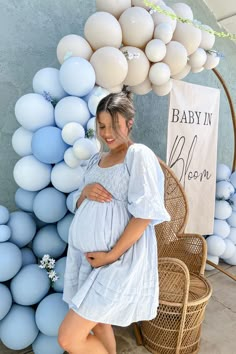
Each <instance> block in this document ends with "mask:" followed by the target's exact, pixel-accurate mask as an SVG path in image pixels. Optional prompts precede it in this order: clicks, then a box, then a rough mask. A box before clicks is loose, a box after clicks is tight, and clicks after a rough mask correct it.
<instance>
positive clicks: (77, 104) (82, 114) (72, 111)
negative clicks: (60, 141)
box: [55, 96, 91, 129]
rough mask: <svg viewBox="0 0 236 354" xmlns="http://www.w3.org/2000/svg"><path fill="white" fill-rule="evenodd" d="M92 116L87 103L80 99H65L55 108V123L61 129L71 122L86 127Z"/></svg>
mask: <svg viewBox="0 0 236 354" xmlns="http://www.w3.org/2000/svg"><path fill="white" fill-rule="evenodd" d="M90 116H91V115H90V112H89V109H88V105H87V103H86V102H85V101H84V100H82V98H79V97H73V96H69V97H65V98H63V99H62V100H60V101H59V102H58V103H57V105H56V107H55V121H56V124H57V126H58V127H59V128H61V129H62V128H63V127H64V126H65V125H66V124H68V123H71V122H75V123H79V124H81V125H82V126H85V125H86V123H87V121H88V120H89V118H90Z"/></svg>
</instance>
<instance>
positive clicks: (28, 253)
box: [21, 247, 37, 267]
mask: <svg viewBox="0 0 236 354" xmlns="http://www.w3.org/2000/svg"><path fill="white" fill-rule="evenodd" d="M21 253H22V267H24V266H26V265H28V264H35V263H37V259H36V257H35V255H34V253H33V251H32V250H31V249H30V248H28V247H25V248H21Z"/></svg>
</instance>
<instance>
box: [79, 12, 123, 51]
mask: <svg viewBox="0 0 236 354" xmlns="http://www.w3.org/2000/svg"><path fill="white" fill-rule="evenodd" d="M84 35H85V38H86V39H87V41H88V42H89V44H90V45H91V47H92V48H93V50H97V49H99V48H102V47H106V46H110V47H115V48H120V46H121V42H122V32H121V27H120V24H119V22H118V21H117V19H116V18H115V17H114V16H113V15H111V14H110V13H108V12H104V11H99V12H95V13H94V14H93V15H91V16H90V17H89V18H88V19H87V21H86V23H85V26H84Z"/></svg>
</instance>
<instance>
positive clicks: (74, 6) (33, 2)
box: [0, 0, 236, 210]
mask: <svg viewBox="0 0 236 354" xmlns="http://www.w3.org/2000/svg"><path fill="white" fill-rule="evenodd" d="M166 2H167V3H168V4H171V3H173V2H177V1H172V0H169V1H166ZM185 3H187V4H189V5H190V6H191V7H192V9H193V11H194V14H195V18H197V19H198V20H200V21H201V22H202V23H206V24H209V25H210V26H212V27H213V28H215V29H216V30H217V29H218V27H217V25H216V21H215V20H214V18H213V17H212V15H211V14H210V13H209V10H208V8H207V7H206V5H205V4H204V3H203V2H201V1H200V0H198V1H195V0H185ZM0 9H1V10H0V33H1V36H0V109H1V114H0V204H3V205H5V206H7V207H9V208H10V209H11V210H13V209H15V205H14V193H15V190H16V189H17V186H16V184H15V182H14V180H13V176H12V171H13V167H14V165H15V163H16V161H17V160H18V159H19V157H18V156H17V155H16V154H15V152H14V151H13V149H12V147H11V137H12V134H13V133H14V131H15V130H16V129H17V128H18V123H17V122H16V120H15V117H14V105H15V102H16V101H17V99H18V98H19V97H20V96H22V95H24V94H26V93H29V92H32V78H33V76H34V74H35V73H36V72H37V71H38V70H39V69H41V68H44V67H49V66H50V67H57V68H59V64H58V62H57V58H56V47H57V43H58V42H59V40H60V39H61V38H62V37H63V36H65V35H66V34H71V33H75V34H80V35H83V27H84V23H85V21H86V19H87V18H88V16H89V15H91V14H92V13H94V12H95V0H88V1H82V0H70V1H64V0H57V1H55V0H47V1H44V0H20V1H19V0H9V1H6V0H0ZM215 48H217V49H218V50H220V51H221V52H223V53H224V54H225V59H223V60H222V61H221V64H220V65H219V67H218V70H219V72H220V73H221V74H222V76H223V77H224V79H225V81H226V83H227V86H228V88H229V89H230V91H231V94H232V97H233V100H234V104H235V105H236V92H235V90H234V83H235V82H236V69H235V65H234V63H235V59H236V58H235V57H236V46H235V44H233V43H232V42H230V41H229V40H223V39H218V40H217V41H216V45H215ZM187 81H190V82H192V83H197V84H200V85H207V86H211V87H219V88H221V85H220V83H219V81H218V79H216V77H215V75H214V74H213V73H212V72H206V71H204V72H202V73H200V74H193V75H191V76H189V78H188V80H187ZM135 102H136V109H137V121H136V127H135V129H134V134H133V136H134V139H135V141H137V142H143V143H145V144H147V145H148V146H150V147H151V148H152V149H153V150H154V151H155V152H156V153H157V154H158V155H159V156H160V157H161V158H163V159H165V150H166V132H167V114H168V97H161V98H159V97H157V96H156V95H154V94H152V93H150V94H148V95H146V96H141V97H140V96H138V97H136V98H135ZM232 156H233V129H232V123H231V117H230V111H229V106H228V102H227V100H226V98H225V95H224V93H223V91H222V97H221V108H220V127H219V148H218V160H219V161H221V162H225V163H228V164H231V162H232Z"/></svg>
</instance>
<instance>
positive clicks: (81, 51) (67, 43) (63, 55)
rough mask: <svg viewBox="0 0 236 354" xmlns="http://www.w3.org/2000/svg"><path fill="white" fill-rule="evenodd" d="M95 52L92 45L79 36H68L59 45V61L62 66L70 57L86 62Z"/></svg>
mask: <svg viewBox="0 0 236 354" xmlns="http://www.w3.org/2000/svg"><path fill="white" fill-rule="evenodd" d="M92 54H93V50H92V48H91V47H90V44H89V43H88V42H87V41H86V39H84V38H83V37H81V36H78V35H77V34H68V35H67V36H65V37H63V38H62V39H61V40H60V42H59V43H58V45H57V59H58V61H59V63H60V64H63V62H64V61H65V60H66V59H68V58H70V57H81V58H84V59H86V60H89V59H90V58H91V55H92Z"/></svg>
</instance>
